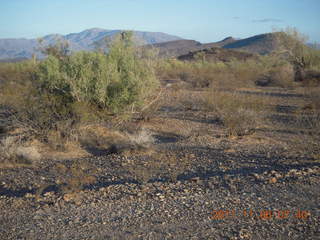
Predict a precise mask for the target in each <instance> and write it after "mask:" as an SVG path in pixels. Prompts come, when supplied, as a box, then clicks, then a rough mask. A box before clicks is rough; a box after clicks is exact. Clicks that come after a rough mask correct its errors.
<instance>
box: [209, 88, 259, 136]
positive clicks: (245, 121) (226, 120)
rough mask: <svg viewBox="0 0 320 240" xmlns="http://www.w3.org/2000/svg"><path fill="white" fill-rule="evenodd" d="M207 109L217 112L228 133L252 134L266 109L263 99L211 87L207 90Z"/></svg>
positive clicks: (233, 134) (238, 134)
mask: <svg viewBox="0 0 320 240" xmlns="http://www.w3.org/2000/svg"><path fill="white" fill-rule="evenodd" d="M206 95H207V96H206V100H207V109H208V110H210V111H213V112H215V113H216V114H217V116H218V118H219V119H220V120H221V122H222V123H223V125H224V126H225V127H226V129H227V130H226V131H227V135H229V136H242V135H247V134H251V133H253V132H254V130H255V129H256V128H257V127H258V126H259V125H260V124H261V120H262V119H261V118H262V113H263V111H264V109H265V103H264V101H263V99H261V98H259V97H257V96H253V95H247V94H241V93H236V92H226V91H221V90H220V91H219V90H216V89H215V88H211V89H210V90H209V91H208V92H206Z"/></svg>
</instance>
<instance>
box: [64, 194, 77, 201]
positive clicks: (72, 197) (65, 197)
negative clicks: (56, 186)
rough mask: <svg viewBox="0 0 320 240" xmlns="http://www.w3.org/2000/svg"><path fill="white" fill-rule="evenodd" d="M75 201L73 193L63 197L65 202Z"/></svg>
mask: <svg viewBox="0 0 320 240" xmlns="http://www.w3.org/2000/svg"><path fill="white" fill-rule="evenodd" d="M73 199H74V196H73V194H71V193H66V194H65V195H63V200H64V201H66V202H70V201H72V200H73Z"/></svg>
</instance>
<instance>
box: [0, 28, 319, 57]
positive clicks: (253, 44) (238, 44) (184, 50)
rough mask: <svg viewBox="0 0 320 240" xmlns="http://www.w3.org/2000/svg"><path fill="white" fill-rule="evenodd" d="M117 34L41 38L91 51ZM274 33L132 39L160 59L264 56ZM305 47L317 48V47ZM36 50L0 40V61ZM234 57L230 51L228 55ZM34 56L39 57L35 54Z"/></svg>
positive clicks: (33, 43)
mask: <svg viewBox="0 0 320 240" xmlns="http://www.w3.org/2000/svg"><path fill="white" fill-rule="evenodd" d="M121 31H122V30H105V29H101V28H92V29H88V30H85V31H82V32H80V33H70V34H67V35H60V34H50V35H47V36H44V37H43V38H42V39H43V40H44V42H45V44H48V45H51V44H54V43H55V42H56V41H57V39H62V40H67V41H68V42H69V45H70V49H71V50H72V51H80V50H85V51H92V50H93V49H94V48H95V47H96V46H99V45H102V44H103V41H104V39H105V38H106V37H109V38H112V37H114V36H115V35H116V34H118V33H119V32H121ZM277 34H279V33H265V34H260V35H256V36H253V37H249V38H245V39H235V38H233V37H227V38H225V39H223V40H221V41H219V42H212V43H205V44H203V43H200V42H197V41H195V40H186V39H182V38H180V37H177V36H173V35H169V34H166V33H160V32H142V31H134V39H135V41H137V42H138V43H139V44H140V45H144V46H145V47H148V48H151V47H153V48H157V49H159V54H160V56H162V57H179V56H182V55H188V54H189V53H190V52H196V51H200V50H204V49H210V48H224V49H232V50H239V51H242V52H248V53H252V54H262V55H265V54H269V53H271V52H272V51H275V50H277V49H279V47H280V46H281V43H280V42H279V38H278V37H277ZM308 45H309V46H313V47H315V48H318V49H320V45H319V44H313V45H311V44H308ZM37 48H38V40H37V39H0V62H1V61H18V60H21V59H25V58H30V57H31V56H32V54H33V53H35V52H37V50H36V49H37ZM215 52H217V51H215ZM211 54H212V51H211ZM219 54H222V55H223V56H224V55H225V54H226V52H225V51H224V52H222V51H219ZM234 54H235V53H234V52H233V53H232V54H231V55H234ZM37 55H38V56H41V55H40V53H39V51H38V52H37ZM190 56H191V55H190ZM190 56H189V57H190ZM239 56H240V55H239ZM241 56H242V55H241ZM189 57H187V58H189Z"/></svg>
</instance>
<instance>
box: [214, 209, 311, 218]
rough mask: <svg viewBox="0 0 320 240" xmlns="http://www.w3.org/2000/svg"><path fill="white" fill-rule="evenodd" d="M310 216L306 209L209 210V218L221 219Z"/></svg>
mask: <svg viewBox="0 0 320 240" xmlns="http://www.w3.org/2000/svg"><path fill="white" fill-rule="evenodd" d="M310 216H311V212H310V211H308V210H300V209H298V210H294V211H293V210H268V209H265V210H260V211H253V210H252V209H244V210H242V211H236V210H234V209H232V210H222V209H220V210H213V211H212V212H211V216H210V219H212V220H223V219H228V218H236V217H243V218H250V217H251V218H252V217H258V218H259V219H261V220H271V219H287V218H289V217H294V218H296V219H301V220H306V219H308V218H309V217H310Z"/></svg>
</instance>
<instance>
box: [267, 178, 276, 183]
mask: <svg viewBox="0 0 320 240" xmlns="http://www.w3.org/2000/svg"><path fill="white" fill-rule="evenodd" d="M276 182H277V178H275V177H273V178H270V179H269V183H276Z"/></svg>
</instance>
